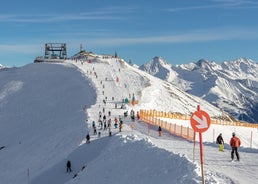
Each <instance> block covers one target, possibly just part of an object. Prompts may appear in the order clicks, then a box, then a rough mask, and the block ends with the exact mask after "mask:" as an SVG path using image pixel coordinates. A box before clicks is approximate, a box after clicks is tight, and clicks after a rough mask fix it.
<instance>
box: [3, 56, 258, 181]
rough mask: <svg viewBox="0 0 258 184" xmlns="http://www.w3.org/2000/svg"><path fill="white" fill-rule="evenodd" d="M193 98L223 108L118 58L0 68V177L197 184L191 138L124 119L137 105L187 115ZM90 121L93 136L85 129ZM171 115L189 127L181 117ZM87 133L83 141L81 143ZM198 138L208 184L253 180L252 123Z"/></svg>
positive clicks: (257, 142) (257, 144)
mask: <svg viewBox="0 0 258 184" xmlns="http://www.w3.org/2000/svg"><path fill="white" fill-rule="evenodd" d="M132 94H134V95H135V98H136V99H137V100H138V103H137V104H136V105H135V106H133V105H132V104H130V103H129V104H126V105H125V104H123V100H122V99H124V98H129V99H130V96H132ZM104 99H105V100H106V101H105V103H104V102H103V100H104ZM122 104H123V105H124V108H120V106H121V107H122ZM197 104H200V105H201V108H202V109H203V110H205V111H206V112H208V113H209V115H210V116H211V117H218V116H223V115H225V114H222V113H221V111H220V109H218V108H216V107H214V106H213V105H211V104H210V103H208V102H206V101H204V100H202V99H200V98H198V97H195V96H192V95H189V94H188V93H186V92H183V91H181V90H180V89H178V88H177V87H176V86H174V85H172V84H170V83H168V82H166V81H163V80H160V79H158V78H156V77H153V76H152V75H149V74H147V73H146V72H143V71H141V70H138V69H136V68H134V67H132V66H130V65H128V64H127V63H125V62H124V61H123V60H121V59H117V58H104V59H102V58H101V57H100V58H99V59H98V60H97V61H92V62H91V63H87V62H85V61H84V62H81V61H77V60H67V61H65V63H37V64H29V65H26V66H24V67H20V68H10V69H8V70H4V71H0V162H1V164H0V178H1V180H0V183H4V184H46V183H48V184H83V183H91V184H95V183H96V184H106V183H112V184H121V183H123V184H138V183H148V184H154V183H155V184H156V183H163V184H166V183H177V184H198V183H201V182H202V177H201V171H200V157H199V149H198V148H197V147H198V146H197V145H199V144H198V140H199V139H198V136H196V140H197V142H196V148H194V145H195V144H193V142H192V141H186V140H185V139H183V138H180V137H178V136H174V135H172V134H170V133H168V132H166V131H163V134H162V136H161V137H160V136H158V133H157V127H156V126H148V125H147V124H146V122H143V121H141V120H138V121H133V120H132V119H131V118H130V117H124V116H123V114H124V112H125V111H128V112H129V111H131V110H134V111H138V110H140V109H156V110H160V111H166V112H168V111H171V112H180V113H182V114H191V113H193V112H194V111H196V106H197ZM116 105H117V108H116ZM109 111H110V112H111V113H110V116H108V113H107V112H109ZM100 112H102V115H103V114H105V115H106V116H107V117H108V118H111V120H112V126H111V131H112V133H113V136H111V137H109V136H108V131H107V130H103V129H101V128H100V125H99V123H97V122H98V119H99V114H100ZM119 116H120V117H121V119H122V120H123V128H122V131H121V132H119V131H118V129H116V128H115V127H114V118H115V117H119ZM92 121H95V122H96V123H97V131H98V132H101V136H100V137H99V136H98V135H94V134H93V129H92ZM171 121H172V123H176V124H178V125H180V126H181V127H182V126H184V127H189V126H190V121H189V119H188V120H178V119H171ZM132 125H134V126H132ZM233 131H234V132H236V133H237V135H238V136H239V137H240V138H241V140H242V144H241V148H240V156H241V162H240V163H238V162H231V161H230V152H231V150H230V146H229V140H230V138H231V134H232V132H233ZM250 131H251V132H252V141H251V143H250ZM87 133H89V134H90V136H91V143H90V144H85V135H86V134H87ZM219 133H223V137H224V140H225V151H224V152H219V151H218V147H217V145H216V144H215V143H214V142H215V140H214V139H215V138H216V137H215V136H216V135H217V134H219ZM203 141H204V144H203V148H204V150H205V153H207V154H204V155H205V170H204V173H205V181H206V183H213V184H219V183H232V184H235V183H243V184H247V183H254V182H255V181H257V180H258V176H257V162H258V154H257V148H258V132H257V129H255V128H249V127H237V126H225V125H216V124H212V125H210V128H209V130H207V131H206V132H205V133H203ZM250 145H251V147H252V149H250ZM193 148H194V150H193ZM67 160H70V161H71V163H72V172H71V173H67V172H66V162H67ZM229 161H230V162H229Z"/></svg>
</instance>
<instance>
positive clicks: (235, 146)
mask: <svg viewBox="0 0 258 184" xmlns="http://www.w3.org/2000/svg"><path fill="white" fill-rule="evenodd" d="M240 145H241V141H240V139H239V138H238V137H237V136H236V134H235V132H233V133H232V138H231V139H230V146H231V148H232V151H231V159H232V161H233V160H234V153H235V154H236V157H237V161H240V158H239V153H238V147H239V146H240Z"/></svg>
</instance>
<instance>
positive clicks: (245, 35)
mask: <svg viewBox="0 0 258 184" xmlns="http://www.w3.org/2000/svg"><path fill="white" fill-rule="evenodd" d="M78 34H79V32H78ZM254 39H258V34H257V30H251V29H241V28H236V27H235V28H217V29H207V30H195V31H192V32H188V33H182V34H170V35H165V36H148V37H109V36H108V35H103V36H102V37H99V36H98V37H95V38H94V37H90V38H88V39H87V38H85V37H84V38H80V39H70V38H65V37H64V35H62V39H60V40H59V41H58V38H57V40H56V41H57V42H60V43H61V42H64V40H66V41H65V42H66V43H67V44H68V45H69V48H71V49H72V48H73V47H78V45H80V44H81V43H86V44H87V45H90V46H91V47H113V46H132V45H146V44H180V43H200V42H216V41H230V40H254ZM33 41H34V44H25V45H24V44H18V43H16V44H6V45H5V44H2V45H0V49H1V50H2V51H3V52H13V53H17V52H18V53H23V54H36V53H39V52H42V50H43V49H44V43H45V40H35V39H34V40H33ZM35 42H36V43H35ZM37 43H38V44H37Z"/></svg>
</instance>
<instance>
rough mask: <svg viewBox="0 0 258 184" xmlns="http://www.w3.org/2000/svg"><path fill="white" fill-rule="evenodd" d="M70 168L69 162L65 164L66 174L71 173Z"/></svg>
mask: <svg viewBox="0 0 258 184" xmlns="http://www.w3.org/2000/svg"><path fill="white" fill-rule="evenodd" d="M71 167H72V165H71V162H70V160H68V161H67V163H66V172H72V169H71Z"/></svg>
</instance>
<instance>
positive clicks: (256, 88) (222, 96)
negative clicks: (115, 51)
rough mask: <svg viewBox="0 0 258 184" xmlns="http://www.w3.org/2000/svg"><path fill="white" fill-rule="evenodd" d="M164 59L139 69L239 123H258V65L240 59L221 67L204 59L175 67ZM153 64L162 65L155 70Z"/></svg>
mask: <svg viewBox="0 0 258 184" xmlns="http://www.w3.org/2000/svg"><path fill="white" fill-rule="evenodd" d="M163 60H164V59H163V58H161V57H154V58H153V59H152V60H150V61H149V62H147V63H146V64H144V65H141V66H140V67H139V69H141V70H143V71H146V72H147V73H149V74H151V75H154V76H156V77H159V78H161V79H162V80H165V81H167V82H169V83H172V84H174V85H176V86H178V87H179V88H180V89H181V90H183V91H186V92H188V93H190V94H193V95H195V96H198V97H200V98H203V99H205V100H207V101H208V102H210V103H212V104H214V105H215V106H217V107H218V108H220V109H223V110H224V111H225V112H228V113H230V114H231V115H233V116H234V117H235V118H237V119H239V120H243V121H248V122H252V123H257V122H258V116H257V110H256V109H257V107H258V100H257V97H258V74H257V71H258V64H257V62H255V61H253V60H251V59H247V58H239V59H236V60H233V61H224V62H223V63H221V64H218V63H216V62H214V61H207V60H205V59H200V60H199V61H197V62H191V63H189V64H181V65H175V66H173V65H169V64H167V63H168V62H167V61H163ZM153 61H155V66H159V67H156V68H155V70H152V69H153V68H154V67H153V66H152V65H153V63H154V62H153ZM164 63H165V64H164Z"/></svg>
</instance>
